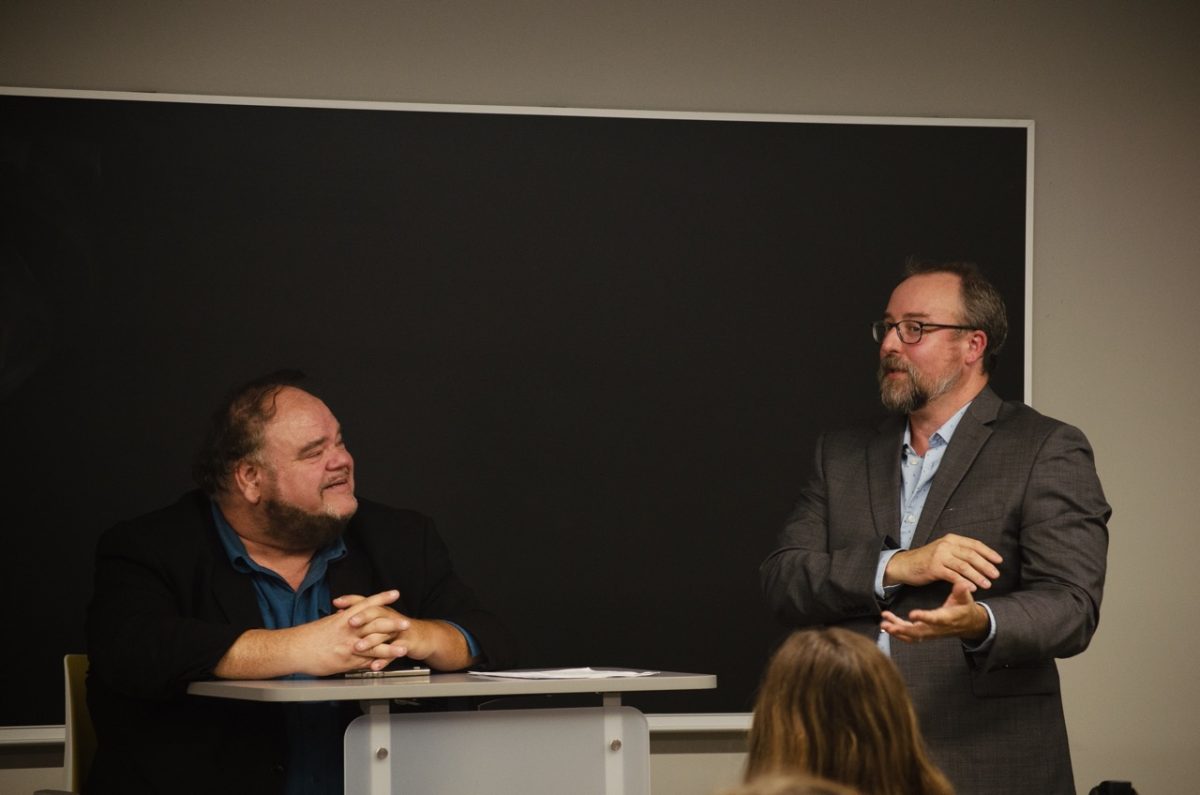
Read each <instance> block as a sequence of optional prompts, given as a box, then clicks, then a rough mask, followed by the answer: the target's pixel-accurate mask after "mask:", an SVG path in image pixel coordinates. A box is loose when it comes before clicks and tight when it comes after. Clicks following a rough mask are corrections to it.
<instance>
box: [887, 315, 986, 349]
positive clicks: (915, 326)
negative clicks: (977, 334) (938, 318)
mask: <svg viewBox="0 0 1200 795" xmlns="http://www.w3.org/2000/svg"><path fill="white" fill-rule="evenodd" d="M941 328H952V329H955V330H956V331H974V330H975V327H974V326H951V325H948V324H946V323H922V322H921V321H919V320H901V321H899V322H896V323H889V322H887V321H886V320H876V321H875V322H874V323H872V324H871V336H872V337H874V338H875V341H876V342H883V340H884V338H885V337H886V336H887V334H888V332H889V331H891V330H892V329H896V336H897V337H899V338H900V341H901V342H903V343H905V344H907V345H915V344H916V343H918V342H920V341H921V335H922V334H924V333H925V332H926V331H937V330H938V329H941Z"/></svg>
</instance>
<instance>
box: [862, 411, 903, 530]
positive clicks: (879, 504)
mask: <svg viewBox="0 0 1200 795" xmlns="http://www.w3.org/2000/svg"><path fill="white" fill-rule="evenodd" d="M905 422H906V421H905V419H904V418H903V417H890V418H888V419H887V420H886V421H885V422H884V423H883V424H882V425H880V426H879V433H878V434H876V435H875V437H874V438H872V439H871V441H870V443H868V445H867V490H868V492H869V493H870V499H871V515H872V516H873V517H874V518H875V532H876V533H877V534H878V535H879V537H880V538H881V539H882V538H885V537H887V536H891V538H892V539H893V540H894V541H895V542H896V543H899V542H900V538H899V536H898V532H899V530H900V445H901V444H903V443H904V427H905Z"/></svg>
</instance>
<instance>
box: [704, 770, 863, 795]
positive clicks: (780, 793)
mask: <svg viewBox="0 0 1200 795" xmlns="http://www.w3.org/2000/svg"><path fill="white" fill-rule="evenodd" d="M719 795H859V793H858V791H857V790H854V789H851V788H850V787H847V786H845V785H844V784H838V783H836V782H833V781H830V780H828V779H824V778H817V777H816V776H810V775H807V774H804V773H768V774H767V775H765V776H758V777H757V778H755V779H754V780H753V781H747V782H746V783H744V784H742V785H741V786H738V787H734V788H733V789H727V790H722V791H721V792H720V793H719Z"/></svg>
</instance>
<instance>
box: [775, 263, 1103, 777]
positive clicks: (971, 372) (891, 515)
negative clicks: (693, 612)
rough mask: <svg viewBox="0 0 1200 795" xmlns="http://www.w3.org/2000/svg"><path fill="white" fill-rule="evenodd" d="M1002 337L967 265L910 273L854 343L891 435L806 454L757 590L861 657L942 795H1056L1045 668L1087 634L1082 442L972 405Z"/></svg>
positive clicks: (1054, 708)
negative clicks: (863, 646)
mask: <svg viewBox="0 0 1200 795" xmlns="http://www.w3.org/2000/svg"><path fill="white" fill-rule="evenodd" d="M1007 329H1008V322H1007V318H1006V316H1005V308H1004V302H1003V300H1002V299H1001V297H1000V295H999V293H997V291H996V290H995V288H994V287H993V286H992V285H991V284H990V283H988V282H987V281H986V280H985V279H984V278H983V276H982V275H981V274H980V273H979V271H978V269H977V268H975V267H974V266H973V265H970V264H963V263H951V264H934V263H921V262H910V263H909V266H908V275H907V278H906V279H904V281H902V282H901V283H900V284H899V286H897V287H896V289H895V290H894V291H893V292H892V296H891V300H890V301H889V302H888V306H887V311H886V313H885V314H884V318H883V320H881V321H878V322H876V323H874V324H873V325H872V331H873V333H874V336H875V341H876V342H878V343H879V345H880V348H879V358H880V365H879V389H880V396H881V398H882V401H883V404H884V406H885V407H886V408H887V409H888V410H889V411H891V412H892V413H893V414H894V416H893V417H892V418H890V419H889V420H887V421H886V422H885V423H884V424H883V425H881V426H880V427H879V428H877V429H871V430H862V431H852V432H840V433H829V434H825V435H824V436H822V437H821V439H820V440H819V442H818V444H817V451H816V459H815V471H814V475H813V477H812V479H811V481H810V482H809V483H808V485H807V487H806V488H805V489H804V490H803V491H802V493H801V495H800V499H799V501H798V502H797V505H796V508H795V510H794V511H793V513H792V515H791V517H790V518H789V520H788V523H787V525H786V526H785V527H784V530H783V532H782V533H781V534H780V537H779V543H778V547H777V549H775V551H773V552H772V553H771V554H770V556H768V558H767V559H766V561H765V562H764V563H763V565H762V568H761V574H762V582H763V588H764V591H765V593H766V595H767V598H768V600H769V602H770V604H771V607H772V608H773V609H774V611H775V613H776V614H777V615H778V616H779V618H780V619H781V620H782V621H783V622H784V623H786V624H788V625H790V626H798V627H803V626H813V625H834V624H836V625H842V626H845V627H848V628H850V629H854V630H856V631H858V632H860V633H862V634H864V635H867V636H869V637H872V638H876V639H877V641H878V642H879V645H880V646H881V647H882V648H883V649H884V650H885V651H887V652H888V653H889V654H890V655H891V657H892V659H893V660H894V661H895V663H896V665H897V666H898V667H899V669H900V671H901V673H902V674H903V676H904V679H905V681H906V682H907V684H908V686H909V689H910V691H911V693H912V697H913V701H914V703H915V704H916V707H917V711H918V715H919V718H920V722H921V730H922V732H923V733H924V734H925V737H926V739H927V740H928V742H929V745H930V749H931V751H932V753H933V756H934V758H935V761H936V762H937V763H938V765H939V766H940V767H941V768H942V769H943V770H944V771H945V772H946V774H947V775H948V776H949V778H950V779H951V781H952V783H953V784H954V787H955V789H956V791H957V792H958V793H960V795H978V794H980V793H996V794H997V795H1000V794H1001V793H1004V794H1006V795H1007V794H1008V793H1013V792H1036V793H1039V795H1055V794H1056V793H1062V795H1073V793H1074V792H1075V786H1074V781H1073V776H1072V772H1071V759H1070V753H1069V749H1068V746H1067V732H1066V724H1065V721H1064V718H1063V711H1062V700H1061V697H1060V694H1059V679H1058V670H1057V667H1056V665H1055V662H1054V660H1055V658H1056V657H1069V656H1071V655H1074V654H1078V653H1079V652H1081V651H1083V650H1084V649H1085V648H1087V645H1088V643H1089V641H1090V640H1091V638H1092V633H1094V632H1095V631H1096V624H1097V621H1098V620H1099V615H1100V598H1101V592H1102V590H1103V585H1104V571H1105V557H1106V554H1107V548H1108V530H1107V524H1106V523H1107V521H1108V517H1109V515H1110V514H1111V510H1110V508H1109V506H1108V504H1107V503H1106V502H1105V499H1104V493H1103V491H1102V490H1101V488H1100V482H1099V480H1098V478H1097V476H1096V469H1095V464H1094V461H1093V456H1092V450H1091V448H1090V446H1089V445H1088V442H1087V439H1086V438H1085V437H1084V435H1083V434H1082V433H1081V432H1080V431H1079V430H1077V429H1076V428H1073V427H1071V426H1069V425H1065V424H1063V423H1061V422H1058V421H1057V420H1053V419H1050V418H1048V417H1044V416H1042V415H1041V414H1038V413H1037V412H1036V411H1034V410H1033V409H1031V408H1029V407H1028V406H1026V405H1024V404H1022V403H1019V402H1016V401H1002V400H1001V399H1000V398H999V397H997V396H996V394H995V393H994V392H993V391H992V390H991V389H990V388H989V387H988V374H989V372H990V371H991V369H992V365H993V363H994V360H995V357H996V355H997V354H998V353H999V351H1000V349H1001V347H1002V346H1003V345H1004V340H1005V336H1006V335H1007Z"/></svg>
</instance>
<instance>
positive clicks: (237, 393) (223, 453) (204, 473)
mask: <svg viewBox="0 0 1200 795" xmlns="http://www.w3.org/2000/svg"><path fill="white" fill-rule="evenodd" d="M304 377H305V376H304V373H302V372H301V371H299V370H276V371H275V372H273V373H268V374H267V375H264V376H261V377H259V378H255V379H254V380H253V381H250V382H248V383H245V384H242V385H241V386H239V387H238V388H236V389H234V390H233V391H232V392H230V393H229V395H228V396H226V398H225V401H224V402H223V403H222V404H221V405H220V406H219V407H217V410H216V411H214V412H213V414H212V417H211V418H210V420H209V423H208V428H207V429H206V430H205V433H204V441H203V442H202V443H201V445H200V449H199V450H198V451H197V452H196V457H195V459H194V460H193V463H192V478H193V479H194V480H195V481H196V484H197V485H198V486H200V488H201V489H203V490H204V493H205V494H207V495H209V496H210V497H214V496H216V495H217V494H218V493H220V492H223V491H225V490H226V488H227V486H228V482H229V474H230V473H231V472H233V468H234V467H235V466H236V465H237V463H238V462H239V461H241V460H242V459H244V458H249V457H251V456H254V455H255V454H257V453H258V452H259V450H260V449H261V448H262V443H263V427H264V426H265V425H266V424H267V422H269V421H270V419H271V418H272V417H274V416H275V396H276V395H278V394H279V391H280V390H281V389H283V388H285V387H289V386H296V385H297V384H299V383H300V382H301V381H303V380H304Z"/></svg>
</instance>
